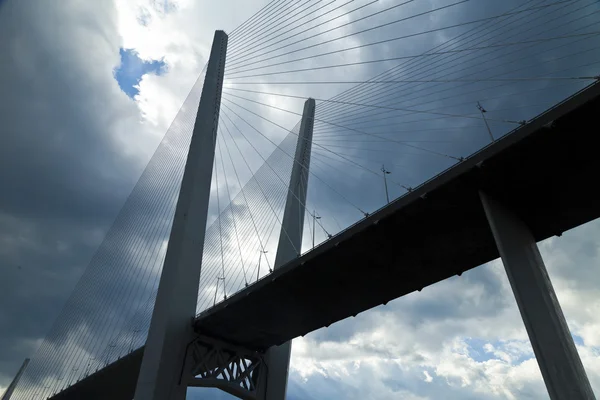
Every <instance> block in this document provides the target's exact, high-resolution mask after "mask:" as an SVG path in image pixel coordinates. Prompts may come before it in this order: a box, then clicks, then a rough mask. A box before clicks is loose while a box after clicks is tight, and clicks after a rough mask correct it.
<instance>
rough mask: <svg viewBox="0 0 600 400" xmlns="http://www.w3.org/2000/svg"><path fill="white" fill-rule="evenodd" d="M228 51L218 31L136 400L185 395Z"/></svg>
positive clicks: (168, 399)
mask: <svg viewBox="0 0 600 400" xmlns="http://www.w3.org/2000/svg"><path fill="white" fill-rule="evenodd" d="M226 52H227V35H226V34H225V32H223V31H216V32H215V37H214V41H213V45H212V49H211V53H210V59H209V61H208V67H207V69H206V76H205V78H204V86H203V88H202V95H201V97H200V105H199V106H198V113H197V115H196V122H195V125H194V131H193V134H192V141H191V143H190V150H189V153H188V158H187V161H186V165H185V171H184V174H183V180H182V182H181V190H180V191H179V198H178V200H177V208H176V209H175V218H174V219H173V228H172V229H171V236H170V237H169V247H168V248H167V254H166V256H165V263H164V266H163V270H162V274H161V276H160V283H159V286H158V293H157V295H156V303H155V305H154V310H153V312H152V322H151V324H150V331H149V333H148V340H147V341H146V349H145V351H144V358H143V360H142V365H141V368H140V375H139V377H138V381H137V387H136V389H135V400H181V399H185V396H186V390H187V385H186V383H185V381H184V382H181V376H180V375H181V372H182V369H183V363H184V359H185V351H186V347H187V345H188V343H189V342H190V340H191V338H192V335H193V330H192V321H193V319H194V317H195V314H196V301H197V298H198V285H199V282H200V269H201V265H202V252H203V249H204V233H205V230H206V219H207V215H208V201H209V197H210V182H211V177H212V170H213V163H214V158H215V144H216V139H217V125H218V121H219V109H220V104H221V90H222V85H223V71H224V69H225V55H226Z"/></svg>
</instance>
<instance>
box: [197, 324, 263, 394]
mask: <svg viewBox="0 0 600 400" xmlns="http://www.w3.org/2000/svg"><path fill="white" fill-rule="evenodd" d="M265 366H266V364H265V363H264V359H263V354H261V353H259V352H256V351H250V350H246V349H244V348H241V347H239V346H232V345H231V344H227V343H224V342H221V341H219V340H216V339H212V338H209V337H206V336H199V337H198V338H196V340H194V342H193V343H192V344H191V346H190V348H189V356H188V364H187V368H189V369H188V370H187V372H186V373H187V380H188V385H189V386H196V387H216V388H220V389H222V390H224V391H226V392H228V393H231V394H233V395H236V396H239V397H240V398H244V399H256V398H257V392H258V390H257V389H258V386H259V385H261V384H262V385H264V382H261V376H260V374H261V373H264V372H265V370H266V368H265Z"/></svg>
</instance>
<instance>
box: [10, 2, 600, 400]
mask: <svg viewBox="0 0 600 400" xmlns="http://www.w3.org/2000/svg"><path fill="white" fill-rule="evenodd" d="M423 3H424V2H420V1H417V0H411V1H403V2H397V1H393V2H386V3H383V2H382V3H380V2H377V1H371V2H363V1H355V0H351V1H347V2H341V1H337V0H333V1H329V2H326V1H323V0H306V1H304V2H292V1H288V0H274V1H271V2H270V3H268V4H267V5H266V6H265V7H263V8H262V9H261V10H259V11H258V12H257V13H255V14H254V15H253V16H251V17H250V18H249V19H248V20H246V21H245V22H244V23H243V24H241V25H240V26H239V27H237V28H236V29H234V30H232V31H231V32H229V33H228V34H227V33H225V32H223V31H217V32H216V33H215V36H214V40H213V43H212V47H211V52H210V58H209V60H208V62H207V64H206V66H205V67H204V69H203V70H202V71H201V72H200V74H199V77H198V79H197V81H196V82H195V83H194V84H193V87H192V89H191V90H190V92H189V94H188V96H187V98H186V99H185V101H184V102H183V104H182V106H181V108H180V110H179V112H178V113H177V116H176V117H175V119H174V121H173V123H172V125H171V126H170V128H169V130H168V131H167V132H166V134H165V136H164V138H163V139H162V141H161V143H160V144H159V146H158V147H157V149H156V152H155V153H154V154H153V156H152V158H151V160H150V162H149V163H148V165H147V167H146V169H145V170H144V172H143V173H142V175H141V177H140V179H139V181H138V182H137V183H136V185H135V187H134V188H133V190H132V192H131V194H130V196H129V197H128V198H127V200H126V201H125V204H124V206H123V208H122V209H121V211H120V212H119V214H118V216H117V217H116V219H115V221H114V224H113V225H112V226H111V228H110V229H109V231H108V233H107V235H106V237H105V239H104V240H103V242H102V243H101V245H100V246H99V248H98V249H97V251H96V253H95V254H94V256H93V257H92V259H91V261H90V263H89V265H88V266H87V268H86V270H85V272H84V274H83V276H82V278H81V279H80V281H79V283H78V284H77V286H76V288H75V289H74V291H73V293H72V295H71V296H70V298H69V300H68V301H67V303H66V305H65V307H64V308H63V310H62V311H61V313H60V315H59V318H57V320H56V322H55V324H54V325H53V326H52V328H51V330H50V331H49V333H48V335H47V337H46V339H45V340H44V342H43V343H42V345H41V346H40V348H39V349H38V351H37V353H36V354H35V355H34V356H33V357H32V359H31V361H30V362H29V365H28V367H27V369H24V371H23V370H21V371H20V373H19V374H18V379H17V380H16V381H15V385H13V386H11V389H10V393H8V392H7V394H6V395H5V397H4V399H9V398H10V399H47V398H50V399H56V400H59V399H82V398H85V399H106V398H110V399H124V400H130V399H132V398H135V399H139V400H141V399H181V398H185V393H186V390H187V388H188V387H216V388H219V389H222V390H224V391H226V392H228V393H231V394H232V395H234V396H237V397H239V398H244V399H270V400H272V399H283V398H285V393H286V385H287V374H288V367H289V357H290V348H291V341H292V340H293V339H294V338H296V337H299V336H303V335H306V334H308V333H310V332H312V331H315V330H317V329H320V328H324V327H328V326H329V325H331V324H333V323H335V322H337V321H340V320H342V319H345V318H348V317H353V316H356V315H357V314H358V313H361V312H363V311H366V310H369V309H371V308H373V307H377V306H380V305H382V304H383V305H385V304H387V303H388V302H389V301H391V300H394V299H397V298H399V297H401V296H404V295H406V294H408V293H412V292H414V291H421V290H423V289H424V288H426V287H427V286H429V285H432V284H435V283H436V282H439V281H442V280H444V279H447V278H449V277H452V276H455V275H461V274H462V273H463V272H465V271H467V270H469V269H472V268H475V267H477V266H480V265H482V264H485V263H487V262H489V261H492V260H494V259H496V258H498V257H501V259H502V262H503V264H504V266H505V269H506V272H507V275H508V278H509V281H510V284H511V287H512V290H513V292H514V295H515V298H516V301H517V305H518V307H519V310H520V312H521V315H522V317H523V322H524V324H525V327H526V330H527V332H528V334H529V338H530V341H531V344H532V347H533V349H534V353H535V355H536V359H537V361H538V365H539V367H540V370H541V372H542V377H543V379H544V382H545V384H546V387H547V389H548V393H549V396H550V398H551V399H593V398H595V397H594V394H593V392H592V388H591V386H590V383H589V381H588V379H587V376H586V373H585V370H584V368H583V365H582V363H581V361H580V359H579V355H578V354H577V350H576V348H575V344H574V342H573V339H572V337H571V335H570V332H569V329H568V326H567V324H566V322H565V318H564V316H563V314H562V311H561V308H560V305H559V303H558V300H557V299H556V295H555V294H554V290H553V288H552V284H551V282H550V279H549V278H548V275H547V272H546V269H545V266H544V262H543V260H542V258H541V256H540V253H539V250H538V249H537V245H536V242H538V241H540V240H543V239H546V238H548V237H551V236H554V235H558V236H560V235H561V234H562V233H563V232H565V231H567V230H569V229H572V228H574V227H577V226H579V225H581V224H584V223H586V222H589V221H592V220H594V219H596V218H598V217H599V216H600V201H598V200H599V199H598V195H597V190H596V188H595V187H594V185H593V184H592V182H593V181H594V178H595V177H596V175H597V172H598V171H600V161H599V160H598V157H597V155H596V151H595V146H594V144H595V133H596V132H597V128H596V124H595V118H594V117H595V112H597V110H598V109H599V108H600V84H599V83H598V74H597V71H598V65H599V64H600V59H598V56H597V53H598V51H597V50H598V45H599V44H600V38H599V36H600V31H599V30H598V25H599V24H598V18H599V14H600V4H598V2H597V1H591V0H587V1H584V0H572V1H550V0H547V1H539V0H538V1H535V0H530V1H524V2H522V3H520V4H519V5H518V6H517V7H513V8H503V7H501V6H498V7H497V9H494V10H492V11H490V12H487V13H483V14H482V13H472V12H470V10H472V8H473V7H474V5H473V2H472V1H468V0H463V1H441V2H438V3H436V5H435V6H431V5H429V4H423ZM457 15H458V16H459V17H458V19H457V17H456V16H457ZM450 16H453V18H452V22H451V23H447V21H448V20H449V18H450ZM423 21H427V22H428V24H425V23H424V22H423ZM432 21H433V22H432ZM424 26H425V27H426V29H422V28H423V27H424ZM436 35H441V36H436ZM432 37H433V38H436V37H437V38H438V40H433V39H432V40H425V39H431V38H432ZM439 37H442V38H443V39H439ZM420 40H423V43H421V42H419V46H415V45H414V43H415V41H420ZM430 42H431V46H429V44H430ZM392 44H393V46H392ZM427 46H429V47H427ZM415 49H417V50H415ZM383 56H385V58H384V57H383ZM367 67H368V68H367ZM356 68H359V69H360V71H361V72H360V74H363V75H364V77H363V78H361V79H359V78H356V76H357V74H356V73H349V72H348V71H349V69H351V70H352V69H353V70H352V71H356ZM363 68H367V69H366V70H364V69H363ZM360 74H358V75H360ZM346 77H351V78H346ZM332 93H333V94H334V95H333V96H332V95H331V94H332Z"/></svg>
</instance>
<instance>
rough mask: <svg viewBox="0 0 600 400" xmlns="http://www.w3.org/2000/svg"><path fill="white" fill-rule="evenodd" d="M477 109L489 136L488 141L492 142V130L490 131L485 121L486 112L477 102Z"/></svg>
mask: <svg viewBox="0 0 600 400" xmlns="http://www.w3.org/2000/svg"><path fill="white" fill-rule="evenodd" d="M477 109H478V110H479V111H480V112H481V117H482V118H483V122H485V127H486V128H487V130H488V133H489V134H490V139H491V140H492V142H493V141H494V140H495V139H494V135H492V130H491V129H490V126H489V125H488V122H487V119H485V113H486V112H487V110H486V109H485V108H483V106H482V105H481V104H480V103H479V102H477Z"/></svg>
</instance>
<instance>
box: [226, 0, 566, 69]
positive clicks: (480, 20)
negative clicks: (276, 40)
mask: <svg viewBox="0 0 600 400" xmlns="http://www.w3.org/2000/svg"><path fill="white" fill-rule="evenodd" d="M563 2H564V0H562V1H560V2H559V3H563ZM555 4H556V3H552V4H546V5H543V6H538V7H533V8H529V9H526V10H521V11H518V12H515V13H511V14H515V15H516V14H520V13H523V12H527V11H530V10H533V9H540V8H546V7H551V6H553V5H555ZM505 16H506V14H501V15H494V16H492V17H485V18H480V19H476V20H472V21H466V22H461V23H458V24H453V25H448V26H444V27H440V28H433V29H429V30H426V31H421V32H415V33H411V34H407V35H403V36H397V37H394V38H389V39H384V40H378V41H376V42H371V43H365V44H361V45H357V46H352V47H347V48H344V49H338V50H332V51H328V52H325V53H320V54H313V55H311V56H306V57H300V58H295V59H293V60H288V61H281V62H277V63H274V64H269V65H263V66H257V67H252V68H247V69H242V68H245V67H246V66H248V65H252V64H255V63H260V62H264V61H263V60H259V61H257V62H255V63H252V64H246V65H243V66H238V67H233V66H230V67H229V68H232V69H233V70H229V69H228V70H227V75H228V76H229V75H230V74H239V73H243V72H248V71H254V70H257V69H265V68H271V67H275V66H279V65H284V64H290V63H296V62H298V61H304V60H314V59H315V58H318V57H325V56H328V55H333V54H338V53H342V52H345V51H351V50H358V49H362V48H365V47H370V46H376V45H379V44H385V43H389V42H393V41H397V40H403V39H408V38H413V37H416V36H421V35H425V34H429V33H435V32H439V31H443V30H447V29H453V28H459V27H463V26H466V25H470V24H476V23H479V22H485V21H490V20H495V19H498V18H503V17H505Z"/></svg>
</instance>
